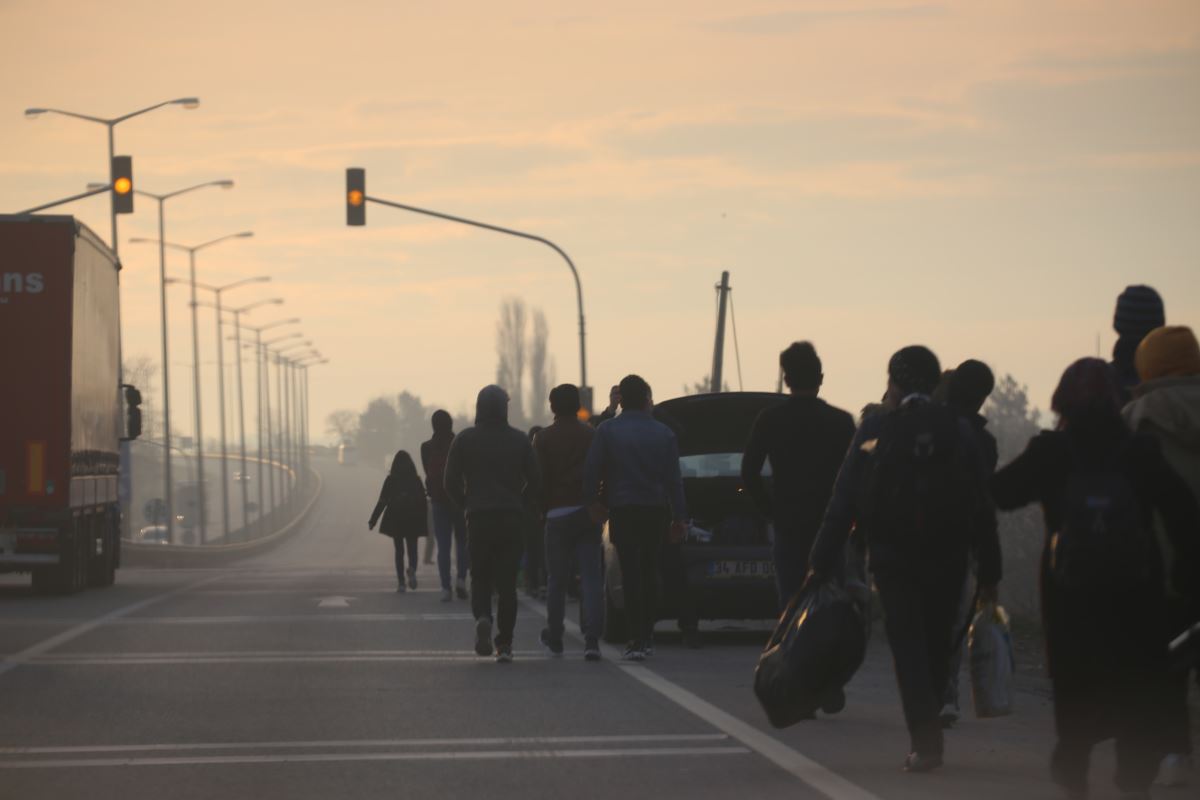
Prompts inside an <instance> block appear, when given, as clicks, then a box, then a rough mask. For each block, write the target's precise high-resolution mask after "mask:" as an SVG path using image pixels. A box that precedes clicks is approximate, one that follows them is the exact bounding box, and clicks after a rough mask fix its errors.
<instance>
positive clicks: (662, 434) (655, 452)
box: [583, 409, 687, 520]
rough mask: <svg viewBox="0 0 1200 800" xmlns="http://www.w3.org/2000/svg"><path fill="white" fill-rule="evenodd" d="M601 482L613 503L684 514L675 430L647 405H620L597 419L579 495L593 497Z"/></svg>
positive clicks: (680, 517) (677, 516) (613, 505)
mask: <svg viewBox="0 0 1200 800" xmlns="http://www.w3.org/2000/svg"><path fill="white" fill-rule="evenodd" d="M601 482H603V485H604V496H605V498H606V499H607V501H608V505H609V506H610V507H611V508H624V507H629V506H664V507H665V506H668V505H669V506H670V507H671V513H672V515H673V518H674V519H676V520H683V519H686V518H687V504H686V502H685V501H684V496H683V478H682V476H681V475H680V473H679V443H678V442H677V441H676V439H675V433H674V431H672V430H671V429H670V428H668V427H667V426H666V425H664V424H662V423H661V422H659V421H658V420H656V419H654V417H652V416H650V414H648V413H647V412H645V411H634V410H631V409H624V410H623V411H622V412H621V414H620V415H619V416H616V417H614V418H612V419H610V420H608V421H607V422H604V423H601V425H600V427H598V428H596V436H595V438H593V439H592V444H591V446H590V447H589V448H588V454H587V461H586V462H584V467H583V496H584V497H596V496H597V495H598V492H599V489H600V485H601Z"/></svg>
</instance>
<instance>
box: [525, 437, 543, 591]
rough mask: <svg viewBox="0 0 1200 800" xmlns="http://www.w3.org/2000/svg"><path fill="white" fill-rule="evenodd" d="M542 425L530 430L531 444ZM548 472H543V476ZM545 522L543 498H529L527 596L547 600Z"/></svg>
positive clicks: (526, 562) (526, 556) (526, 534)
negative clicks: (542, 505) (542, 506)
mask: <svg viewBox="0 0 1200 800" xmlns="http://www.w3.org/2000/svg"><path fill="white" fill-rule="evenodd" d="M541 430H542V426H541V425H534V426H533V427H532V428H530V429H529V443H530V444H531V445H532V444H533V440H534V438H535V437H536V436H537V435H538V433H539V432H541ZM545 474H546V472H545V471H544V470H543V471H542V475H543V476H545ZM543 525H545V520H544V519H543V518H542V508H541V498H539V497H531V498H528V502H527V505H526V507H525V521H524V523H523V524H522V526H521V528H522V536H523V538H524V544H525V556H524V558H523V559H522V572H523V573H524V577H525V595H526V596H527V597H533V598H535V599H542V600H544V599H545V598H546V595H545V592H546V541H545V530H544V529H543Z"/></svg>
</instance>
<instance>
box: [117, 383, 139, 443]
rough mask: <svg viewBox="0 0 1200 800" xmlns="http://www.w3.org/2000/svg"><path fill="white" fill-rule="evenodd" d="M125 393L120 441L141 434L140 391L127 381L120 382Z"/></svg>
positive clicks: (127, 440) (128, 439)
mask: <svg viewBox="0 0 1200 800" xmlns="http://www.w3.org/2000/svg"><path fill="white" fill-rule="evenodd" d="M121 389H122V392H123V394H124V395H125V435H124V436H122V437H121V441H124V442H130V441H133V440H134V439H136V438H138V437H139V436H141V435H142V393H141V392H139V391H138V390H137V387H135V386H131V385H130V384H128V383H123V384H121Z"/></svg>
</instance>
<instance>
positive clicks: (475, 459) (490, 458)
mask: <svg viewBox="0 0 1200 800" xmlns="http://www.w3.org/2000/svg"><path fill="white" fill-rule="evenodd" d="M445 486H446V493H447V494H448V495H449V497H450V501H451V502H452V503H454V505H455V506H457V507H458V508H459V509H462V510H463V511H465V512H466V513H467V514H471V513H474V512H476V511H517V512H521V511H524V510H525V508H526V498H529V499H531V500H532V499H534V498H536V497H537V493H538V492H539V491H540V488H541V477H540V475H539V472H538V467H537V460H536V459H535V458H534V455H533V447H532V446H531V445H530V443H529V438H528V437H527V436H526V435H525V434H524V433H522V432H521V431H519V430H517V429H516V428H514V427H512V426H511V425H509V424H508V398H507V396H506V395H505V394H504V390H503V389H500V388H499V387H496V386H488V387H485V388H484V389H483V390H482V391H481V392H480V393H479V398H478V400H477V401H476V406H475V426H474V427H471V428H467V429H466V430H464V431H463V432H462V433H460V434H458V435H457V436H455V437H454V442H453V443H452V444H451V445H450V453H449V455H448V456H447V459H446V481H445Z"/></svg>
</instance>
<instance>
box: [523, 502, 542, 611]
mask: <svg viewBox="0 0 1200 800" xmlns="http://www.w3.org/2000/svg"><path fill="white" fill-rule="evenodd" d="M544 533H545V530H544V529H543V527H542V520H541V517H540V515H539V514H538V513H537V512H536V511H531V510H526V512H525V529H524V539H525V541H524V545H525V594H529V595H532V594H536V593H537V590H538V589H540V588H542V587H543V586H545V585H546V565H545V563H544V561H545V556H546V545H545V542H543V541H542V539H543V537H544Z"/></svg>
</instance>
